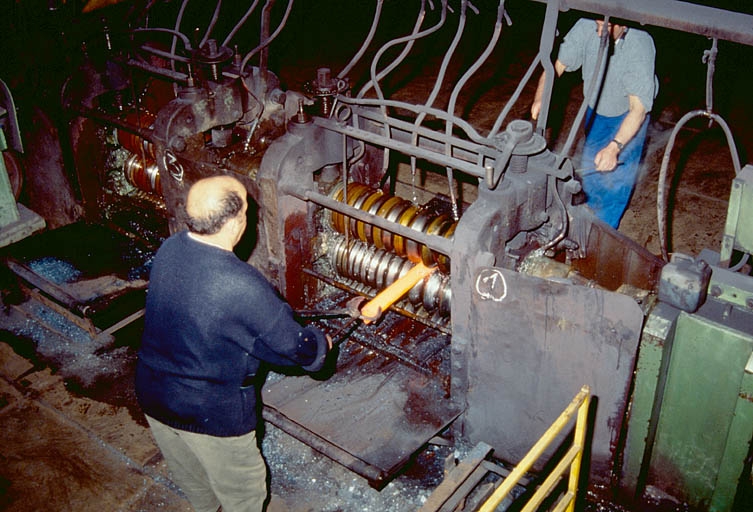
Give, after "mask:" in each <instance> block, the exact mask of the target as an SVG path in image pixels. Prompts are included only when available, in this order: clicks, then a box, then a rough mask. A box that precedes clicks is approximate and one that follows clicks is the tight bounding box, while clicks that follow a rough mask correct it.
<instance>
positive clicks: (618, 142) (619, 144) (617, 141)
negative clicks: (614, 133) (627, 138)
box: [612, 139, 625, 151]
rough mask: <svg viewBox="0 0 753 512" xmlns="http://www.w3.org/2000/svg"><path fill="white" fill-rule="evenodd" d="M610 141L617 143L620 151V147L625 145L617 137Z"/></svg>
mask: <svg viewBox="0 0 753 512" xmlns="http://www.w3.org/2000/svg"><path fill="white" fill-rule="evenodd" d="M612 142H614V143H615V144H617V149H619V150H620V151H622V148H624V147H625V144H623V143H622V142H620V141H619V140H617V139H612Z"/></svg>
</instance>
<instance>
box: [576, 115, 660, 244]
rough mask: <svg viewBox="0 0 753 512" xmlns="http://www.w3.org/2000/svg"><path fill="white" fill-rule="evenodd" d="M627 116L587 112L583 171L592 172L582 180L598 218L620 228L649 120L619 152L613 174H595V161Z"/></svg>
mask: <svg viewBox="0 0 753 512" xmlns="http://www.w3.org/2000/svg"><path fill="white" fill-rule="evenodd" d="M626 115H627V113H625V114H623V115H621V116H617V117H606V116H600V115H599V114H596V113H595V112H594V111H593V110H591V109H590V108H589V109H588V111H587V112H586V142H585V144H584V145H583V155H582V157H581V168H582V169H589V171H586V172H584V174H583V177H582V183H583V191H584V192H585V194H586V204H588V206H590V207H591V209H592V210H593V211H594V213H595V214H596V216H597V217H598V218H600V219H601V220H603V221H604V222H606V223H607V224H609V225H610V226H612V227H613V228H615V229H617V226H619V224H620V219H622V215H623V214H624V213H625V210H626V209H627V205H628V202H629V201H630V196H631V195H632V194H633V189H634V188H635V183H636V180H637V179H638V170H639V168H640V164H641V157H642V156H643V146H644V144H645V142H646V132H647V131H648V123H649V118H648V116H646V119H645V120H644V121H643V124H642V125H641V127H640V129H639V130H638V133H636V134H635V137H633V138H632V139H631V140H630V141H629V142H628V143H627V144H625V147H624V148H622V151H620V154H619V156H618V157H617V161H618V162H621V163H620V164H618V165H617V168H615V170H613V171H611V172H593V171H590V170H591V169H593V168H594V158H596V153H598V152H599V151H601V150H602V149H603V148H604V147H605V146H606V145H607V144H609V142H610V141H611V140H612V139H613V138H614V136H615V135H616V134H617V131H618V130H619V129H620V125H621V124H622V120H623V119H625V116H626Z"/></svg>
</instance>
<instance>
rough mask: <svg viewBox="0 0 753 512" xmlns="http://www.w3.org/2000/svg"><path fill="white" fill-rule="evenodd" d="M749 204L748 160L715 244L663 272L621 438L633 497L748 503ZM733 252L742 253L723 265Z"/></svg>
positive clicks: (738, 506)
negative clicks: (718, 243)
mask: <svg viewBox="0 0 753 512" xmlns="http://www.w3.org/2000/svg"><path fill="white" fill-rule="evenodd" d="M751 209H753V167H751V166H745V167H744V168H743V169H742V170H741V172H740V173H739V174H738V175H737V177H736V178H735V180H734V182H733V185H732V192H731V194H730V203H729V208H728V215H727V223H726V227H725V233H724V239H723V243H722V250H721V252H720V253H715V252H713V251H710V250H704V251H703V252H702V253H701V254H700V255H699V256H698V257H696V258H691V257H688V256H684V255H680V254H675V255H673V257H672V260H671V261H670V263H668V264H667V265H666V266H665V268H664V269H663V270H662V276H661V282H660V285H659V294H658V298H659V301H658V302H657V304H656V307H654V308H653V310H652V312H651V313H650V314H649V315H648V317H647V319H646V324H645V327H644V330H643V334H642V336H641V342H640V348H639V355H638V362H637V366H636V372H635V382H634V392H633V400H632V403H631V407H630V412H629V414H630V416H629V422H628V430H627V437H626V441H625V452H624V453H625V457H624V461H623V472H622V486H621V487H622V488H623V489H627V490H628V492H630V493H634V497H636V498H637V497H641V496H643V497H644V498H645V497H646V495H648V494H651V493H656V494H660V495H664V494H665V493H668V495H670V496H672V497H674V498H675V499H680V500H683V502H684V503H687V504H688V505H689V506H690V507H692V508H693V509H699V510H712V511H727V510H745V503H744V502H745V501H747V502H748V506H750V503H753V501H751V500H753V497H751V496H749V495H746V494H749V491H744V490H743V489H746V488H747V489H749V488H750V481H748V482H746V480H750V479H751V478H752V475H751V439H753V277H751V275H750V266H749V262H748V260H747V258H748V256H747V255H749V254H750V253H751V252H753V215H751V213H753V212H751ZM735 251H736V252H735ZM733 255H737V256H740V255H742V256H741V258H740V260H739V261H738V262H737V263H736V265H734V266H733V267H730V260H731V259H732V257H733ZM743 484H747V485H743ZM659 490H661V491H659ZM658 497H659V498H660V497H661V496H658ZM748 510H750V509H748Z"/></svg>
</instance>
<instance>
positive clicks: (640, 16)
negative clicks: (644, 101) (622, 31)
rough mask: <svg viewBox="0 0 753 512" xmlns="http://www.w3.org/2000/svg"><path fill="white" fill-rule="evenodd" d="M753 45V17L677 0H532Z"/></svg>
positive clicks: (561, 7) (564, 9)
mask: <svg viewBox="0 0 753 512" xmlns="http://www.w3.org/2000/svg"><path fill="white" fill-rule="evenodd" d="M533 1H535V2H539V3H545V4H550V3H555V4H559V9H560V11H563V12H564V11H567V10H569V9H576V10H578V11H584V12H589V13H593V14H598V15H602V16H603V15H609V16H610V17H612V18H620V19H624V20H630V21H634V22H637V23H639V24H641V25H653V26H657V27H664V28H669V29H673V30H679V31H682V32H688V33H691V34H698V35H701V36H706V37H709V38H716V39H721V40H725V41H732V42H734V43H740V44H744V45H748V46H753V16H751V15H748V14H743V13H739V12H734V11H728V10H725V9H718V8H716V7H708V6H705V5H697V4H691V3H688V2H679V1H676V0H629V1H628V0H533Z"/></svg>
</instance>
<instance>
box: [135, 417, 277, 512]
mask: <svg viewBox="0 0 753 512" xmlns="http://www.w3.org/2000/svg"><path fill="white" fill-rule="evenodd" d="M146 419H147V421H148V422H149V426H150V427H151V430H152V435H153V436H154V439H155V441H157V446H159V449H160V451H161V452H162V456H163V457H164V458H165V460H166V461H167V465H168V467H169V469H170V472H171V473H172V478H173V481H174V482H175V483H176V484H177V485H178V486H179V487H180V488H181V490H182V491H183V492H184V493H185V495H186V497H187V498H188V500H189V501H190V502H191V505H192V506H193V508H194V509H195V510H196V512H217V510H218V509H219V508H220V505H221V506H222V512H259V511H261V510H263V509H264V501H265V500H266V498H267V466H266V464H265V462H264V459H263V458H262V455H261V452H260V451H259V446H258V445H257V443H256V432H255V431H252V432H250V433H248V434H246V435H243V436H238V437H215V436H208V435H205V434H195V433H193V432H186V431H185V430H178V429H176V428H172V427H169V426H167V425H165V424H163V423H160V422H159V421H157V420H155V419H154V418H151V417H149V416H147V417H146Z"/></svg>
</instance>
